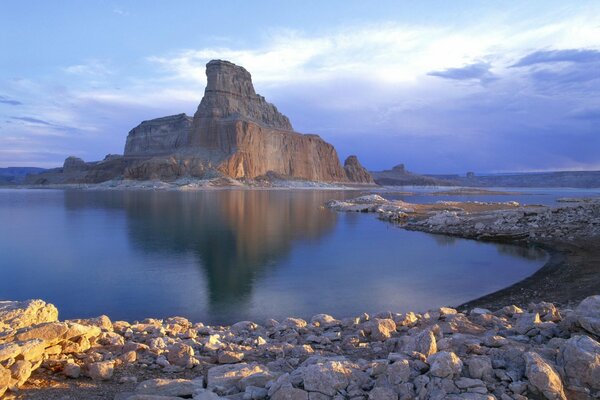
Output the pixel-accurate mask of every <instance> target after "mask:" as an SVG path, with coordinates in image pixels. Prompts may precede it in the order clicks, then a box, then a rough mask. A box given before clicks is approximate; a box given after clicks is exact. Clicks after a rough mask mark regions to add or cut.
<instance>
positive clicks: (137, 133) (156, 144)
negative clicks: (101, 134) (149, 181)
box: [124, 114, 192, 156]
mask: <svg viewBox="0 0 600 400" xmlns="http://www.w3.org/2000/svg"><path fill="white" fill-rule="evenodd" d="M191 127H192V118H191V117H188V116H187V115H185V114H178V115H171V116H168V117H163V118H156V119H152V120H150V121H144V122H142V123H141V124H139V125H138V126H136V127H135V128H133V129H132V130H131V131H130V132H129V134H128V135H127V141H126V143H125V153H124V154H125V155H126V156H142V155H143V156H146V155H157V154H170V153H173V152H174V151H176V150H177V149H180V148H182V147H184V146H186V145H187V144H188V139H189V138H188V137H189V133H190V129H191Z"/></svg>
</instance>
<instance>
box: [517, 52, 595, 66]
mask: <svg viewBox="0 0 600 400" xmlns="http://www.w3.org/2000/svg"><path fill="white" fill-rule="evenodd" d="M556 62H571V63H596V62H600V51H598V50H590V49H564V50H543V51H536V52H533V53H531V54H528V55H526V56H525V57H523V58H521V59H520V60H519V61H517V62H516V63H515V64H513V65H512V66H513V67H526V66H530V65H535V64H546V63H556Z"/></svg>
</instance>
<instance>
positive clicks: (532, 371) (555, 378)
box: [524, 352, 567, 400]
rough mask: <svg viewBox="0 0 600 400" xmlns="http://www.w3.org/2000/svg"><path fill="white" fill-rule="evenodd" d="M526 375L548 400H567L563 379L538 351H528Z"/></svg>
mask: <svg viewBox="0 0 600 400" xmlns="http://www.w3.org/2000/svg"><path fill="white" fill-rule="evenodd" d="M524 357H525V366H526V367H525V376H527V379H529V382H530V383H531V384H532V385H533V386H535V388H536V389H537V390H539V391H540V392H541V393H542V394H543V395H544V396H545V397H546V398H547V399H548V400H566V399H567V397H566V396H565V393H564V390H563V385H562V381H561V380H560V376H559V375H558V373H557V372H556V371H555V370H554V368H552V366H551V365H549V364H548V363H547V362H546V361H544V359H543V358H542V357H540V356H539V355H538V354H537V353H534V352H527V353H525V354H524Z"/></svg>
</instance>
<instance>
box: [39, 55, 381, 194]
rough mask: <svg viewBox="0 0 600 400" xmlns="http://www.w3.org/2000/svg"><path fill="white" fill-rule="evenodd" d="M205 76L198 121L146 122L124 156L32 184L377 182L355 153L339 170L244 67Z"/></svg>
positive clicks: (70, 165) (218, 63) (226, 66)
mask: <svg viewBox="0 0 600 400" xmlns="http://www.w3.org/2000/svg"><path fill="white" fill-rule="evenodd" d="M206 76H207V85H206V89H205V92H204V97H203V98H202V101H201V102H200V105H199V106H198V110H197V111H196V113H195V115H194V117H193V118H191V117H189V116H187V115H185V114H178V115H173V116H169V117H163V118H157V119H153V120H149V121H144V122H142V123H141V124H140V125H138V126H137V127H135V128H134V129H132V130H131V131H130V132H129V135H128V136H127V141H126V144H125V152H124V156H123V157H117V158H114V157H113V158H111V159H105V160H104V161H102V162H100V163H85V162H83V160H81V159H78V158H75V157H69V158H68V159H67V160H66V161H65V165H64V166H63V168H62V169H55V170H52V171H50V172H48V173H46V174H42V175H40V176H37V177H35V178H32V181H30V183H80V182H83V183H96V182H99V181H102V180H109V179H114V178H125V179H137V180H150V179H160V180H166V181H168V180H175V179H177V178H179V177H184V176H189V177H197V178H206V177H207V176H208V177H211V176H216V175H224V176H226V177H230V178H234V179H255V178H259V177H265V176H267V177H268V176H278V177H282V178H291V179H303V180H310V181H320V182H357V183H373V180H372V178H371V177H370V175H369V173H368V172H367V171H366V170H365V169H364V168H363V167H362V166H361V165H360V163H359V162H358V160H357V159H356V156H353V157H351V158H350V159H349V160H348V161H347V163H346V167H342V166H341V165H340V161H339V158H338V155H337V152H336V151H335V148H334V147H333V146H332V145H331V144H329V143H327V142H325V141H324V140H323V139H321V138H320V137H319V136H317V135H308V134H301V133H297V132H294V131H293V128H292V124H291V123H290V121H289V119H288V118H287V117H286V116H285V115H283V114H281V113H280V112H279V111H278V110H277V108H276V107H275V106H274V105H273V104H271V103H268V102H267V101H266V100H265V98H264V97H262V96H260V95H258V94H257V93H256V92H255V91H254V86H253V84H252V78H251V76H250V73H249V72H248V71H246V70H245V69H244V68H242V67H240V66H237V65H235V64H232V63H230V62H228V61H222V60H213V61H210V62H209V63H208V64H207V65H206ZM98 169H101V171H100V172H98V171H97V170H98ZM107 171H108V172H110V173H108V174H107Z"/></svg>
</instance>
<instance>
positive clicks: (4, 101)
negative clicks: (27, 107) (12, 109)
mask: <svg viewBox="0 0 600 400" xmlns="http://www.w3.org/2000/svg"><path fill="white" fill-rule="evenodd" d="M0 103H2V104H8V105H11V106H20V105H22V104H23V103H21V102H20V101H18V100H14V99H11V98H8V97H6V96H0Z"/></svg>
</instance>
